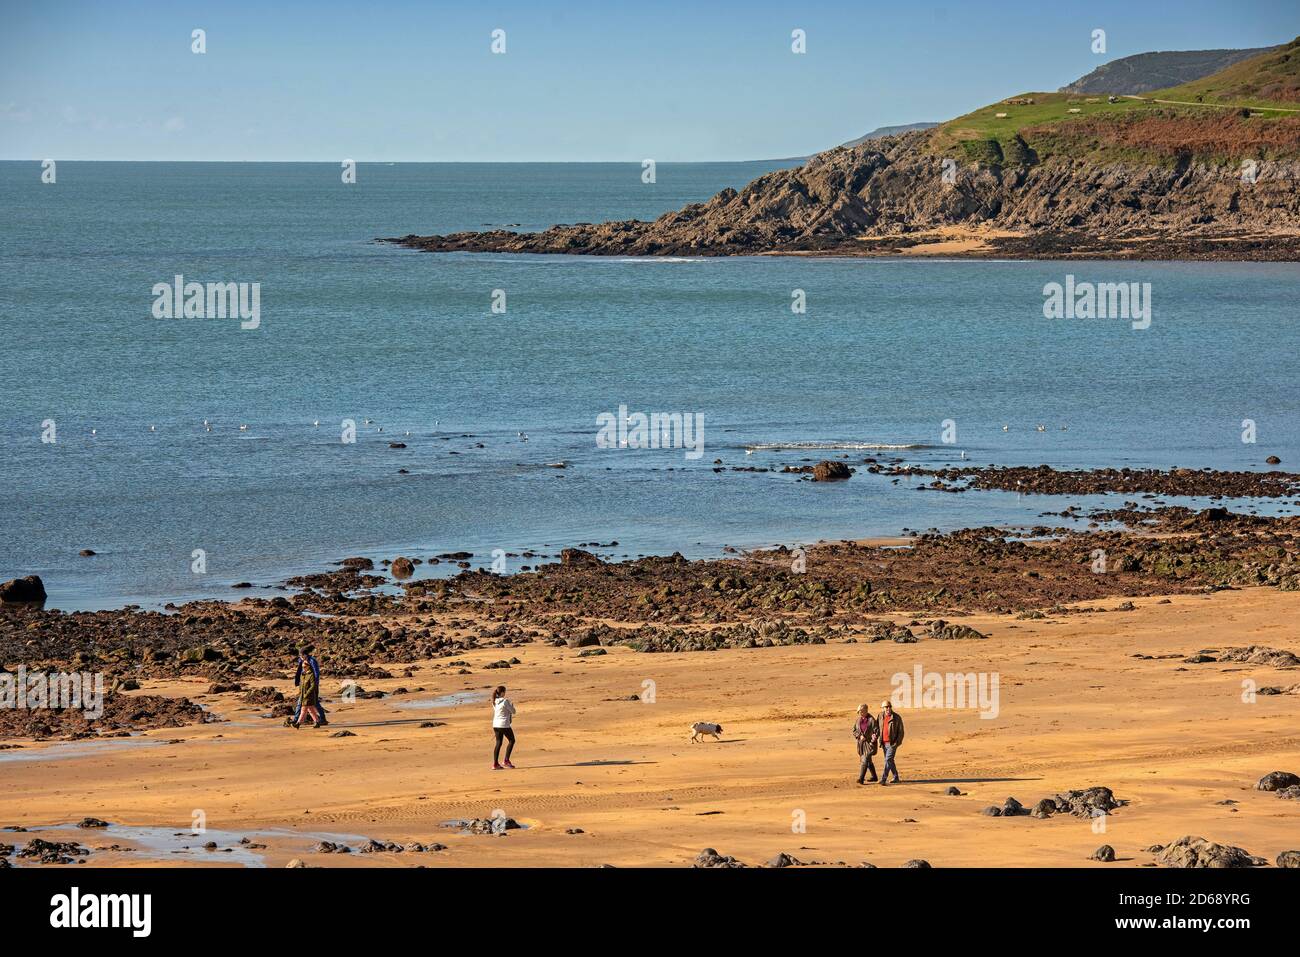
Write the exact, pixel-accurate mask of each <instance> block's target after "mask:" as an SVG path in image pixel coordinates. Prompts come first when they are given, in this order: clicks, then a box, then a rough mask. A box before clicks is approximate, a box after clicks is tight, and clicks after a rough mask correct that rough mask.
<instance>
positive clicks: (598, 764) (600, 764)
mask: <svg viewBox="0 0 1300 957" xmlns="http://www.w3.org/2000/svg"><path fill="white" fill-rule="evenodd" d="M658 763H659V762H658V761H579V762H577V763H576V764H530V765H528V767H529V768H532V769H534V770H540V769H542V768H606V767H611V766H616V765H623V764H658ZM521 770H522V769H521Z"/></svg>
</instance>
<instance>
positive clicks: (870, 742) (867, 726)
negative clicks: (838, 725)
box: [853, 704, 880, 784]
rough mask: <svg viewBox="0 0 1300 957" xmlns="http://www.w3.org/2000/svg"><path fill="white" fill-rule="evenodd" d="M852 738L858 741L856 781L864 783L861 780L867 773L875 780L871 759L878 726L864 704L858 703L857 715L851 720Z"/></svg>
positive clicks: (878, 735)
mask: <svg viewBox="0 0 1300 957" xmlns="http://www.w3.org/2000/svg"><path fill="white" fill-rule="evenodd" d="M853 739H854V740H855V741H857V743H858V758H859V761H860V766H859V767H858V783H859V784H866V783H867V782H866V781H865V780H863V779H864V778H865V777H866V776H867V773H868V772H870V773H871V780H872V781H875V780H876V765H875V763H874V762H873V761H872V760H871V758H872V756H873V755H874V754H875V753H876V748H877V746H878V744H879V740H880V727H879V725H877V724H876V719H875V718H873V717H871V711H870V709H868V708H867V706H866V705H865V704H860V705H858V716H857V718H856V719H855V720H854V722H853Z"/></svg>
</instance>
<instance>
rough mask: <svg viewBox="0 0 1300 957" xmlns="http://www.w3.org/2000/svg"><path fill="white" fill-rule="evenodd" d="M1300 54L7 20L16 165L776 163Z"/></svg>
mask: <svg viewBox="0 0 1300 957" xmlns="http://www.w3.org/2000/svg"><path fill="white" fill-rule="evenodd" d="M195 28H202V29H204V30H206V31H207V53H205V54H203V55H197V54H194V53H192V52H191V51H190V42H191V41H190V34H191V31H192V30H194V29H195ZM495 28H501V29H504V30H505V31H506V43H507V53H506V54H505V55H504V56H499V55H493V54H492V53H491V52H490V49H489V44H490V34H491V31H492V30H493V29H495ZM795 28H800V29H803V30H805V31H806V32H807V38H808V40H807V44H808V52H807V53H806V54H804V55H801V56H800V55H795V54H793V53H791V51H790V42H791V41H790V33H791V31H792V30H793V29H795ZM1095 28H1101V29H1104V30H1105V31H1106V34H1107V53H1106V54H1105V55H1104V56H1098V55H1096V54H1094V53H1092V51H1091V49H1090V44H1091V33H1092V31H1093V29H1095ZM1297 34H1300V3H1297V2H1296V0H1238V2H1233V3H1224V2H1223V0H1176V2H1175V0H1166V2H1161V3H1143V2H1141V0H1127V2H1108V0H1101V2H1089V3H1074V2H1068V3H1058V2H1044V0H999V2H979V3H976V2H972V0H937V2H929V0H910V2H907V3H896V2H885V0H825V2H818V0H806V2H796V0H786V2H771V0H749V2H741V0H662V2H651V0H645V2H624V0H603V2H591V0H564V2H554V3H551V2H546V0H530V2H518V3H475V2H469V0H464V2H440V0H418V2H397V0H394V2H384V0H350V2H346V3H344V2H334V0H318V2H311V3H306V2H301V3H275V2H273V0H262V2H252V0H222V2H212V3H180V2H174V0H173V2H164V0H141V2H132V0H124V2H59V0H0V158H5V159H43V158H46V157H52V158H56V159H119V160H120V159H128V160H140V159H146V160H200V159H206V160H328V161H332V162H338V161H339V160H340V159H344V158H350V159H356V160H359V161H368V160H387V161H432V160H446V161H453V160H463V161H471V160H486V161H493V160H521V161H522V160H628V161H640V160H641V159H644V158H647V157H649V158H654V159H656V160H659V161H672V160H727V159H767V158H777V157H786V156H798V155H802V154H806V153H810V152H813V151H816V150H819V149H824V148H826V147H829V146H832V145H834V144H836V143H839V142H842V141H844V140H847V139H851V138H853V137H855V136H859V135H861V134H862V133H865V132H867V131H868V130H870V129H873V128H875V127H877V126H882V125H886V124H895V123H907V122H912V121H917V120H942V119H947V118H949V117H952V116H956V115H960V114H961V113H964V112H967V111H969V110H970V109H973V108H975V107H977V106H980V105H983V104H985V103H988V102H991V101H993V100H996V99H999V98H1001V97H1003V96H1007V95H1010V94H1013V93H1017V92H1024V91H1027V90H1044V89H1051V90H1054V89H1056V88H1057V87H1060V86H1062V85H1064V84H1065V83H1068V82H1070V81H1071V80H1073V79H1075V78H1076V77H1078V76H1081V75H1082V74H1084V73H1087V72H1088V71H1089V70H1091V69H1093V68H1094V67H1096V66H1097V65H1099V64H1100V63H1102V62H1104V61H1106V60H1111V59H1116V58H1118V57H1122V56H1127V55H1129V54H1132V53H1142V52H1146V51H1149V50H1194V49H1207V48H1218V47H1248V46H1251V47H1253V46H1268V45H1272V44H1275V43H1281V42H1285V41H1287V40H1290V39H1291V38H1293V37H1295V36H1296V35H1297Z"/></svg>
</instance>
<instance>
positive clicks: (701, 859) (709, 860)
mask: <svg viewBox="0 0 1300 957" xmlns="http://www.w3.org/2000/svg"><path fill="white" fill-rule="evenodd" d="M692 866H693V867H733V868H734V867H745V866H747V865H745V864H742V863H741V862H740V861H738V860H736V859H735V858H734V857H730V856H728V855H726V854H719V853H718V852H717V851H716V850H714V849H713V848H711V847H706V848H705V849H704V850H702V851H700V853H699V854H697V855H696V856H695V863H694V864H693V865H692Z"/></svg>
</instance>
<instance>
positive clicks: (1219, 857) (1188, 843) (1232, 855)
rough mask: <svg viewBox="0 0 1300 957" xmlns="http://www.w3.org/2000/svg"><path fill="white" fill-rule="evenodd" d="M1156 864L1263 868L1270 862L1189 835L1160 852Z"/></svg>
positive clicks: (1231, 846)
mask: <svg viewBox="0 0 1300 957" xmlns="http://www.w3.org/2000/svg"><path fill="white" fill-rule="evenodd" d="M1156 863H1157V864H1162V865H1164V866H1165V867H1262V866H1263V865H1265V864H1267V863H1268V861H1266V860H1265V859H1264V858H1262V857H1255V856H1254V855H1253V854H1250V853H1249V852H1248V851H1245V850H1243V849H1242V848H1240V847H1234V846H1233V845H1231V844H1215V843H1214V842H1213V841H1207V840H1206V839H1205V838H1203V837H1195V836H1193V835H1191V834H1188V835H1186V836H1184V837H1180V838H1179V839H1178V840H1176V841H1174V842H1173V843H1172V844H1169V845H1167V846H1165V847H1164V848H1163V849H1162V850H1160V851H1159V852H1158V853H1157V854H1156Z"/></svg>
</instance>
